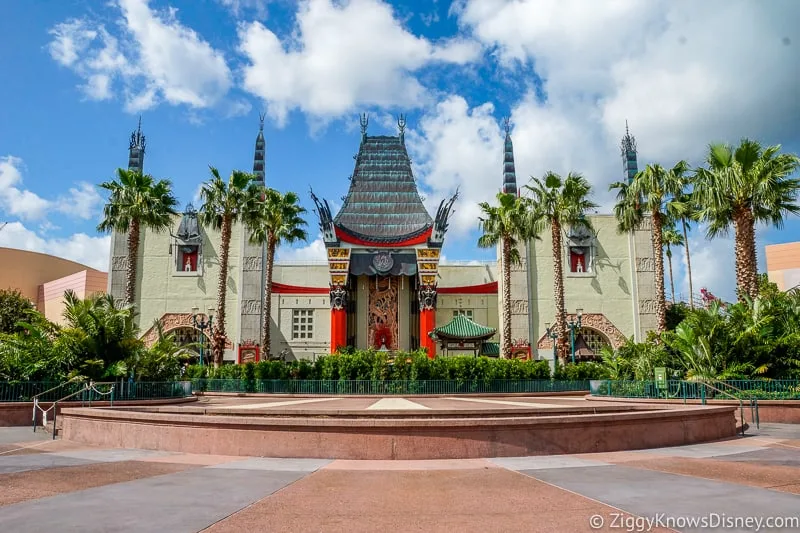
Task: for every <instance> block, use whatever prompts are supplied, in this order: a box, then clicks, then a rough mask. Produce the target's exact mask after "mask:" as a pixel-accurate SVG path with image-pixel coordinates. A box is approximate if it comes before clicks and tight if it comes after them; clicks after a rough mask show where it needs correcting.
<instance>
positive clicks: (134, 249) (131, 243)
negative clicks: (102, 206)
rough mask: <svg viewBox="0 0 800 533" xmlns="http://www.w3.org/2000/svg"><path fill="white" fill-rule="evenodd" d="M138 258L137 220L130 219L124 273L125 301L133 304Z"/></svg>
mask: <svg viewBox="0 0 800 533" xmlns="http://www.w3.org/2000/svg"><path fill="white" fill-rule="evenodd" d="M138 259H139V220H138V219H136V218H134V219H132V220H131V226H130V228H129V229H128V265H127V267H128V270H127V271H126V273H125V303H126V304H129V305H130V304H133V301H134V299H135V298H136V264H137V260H138Z"/></svg>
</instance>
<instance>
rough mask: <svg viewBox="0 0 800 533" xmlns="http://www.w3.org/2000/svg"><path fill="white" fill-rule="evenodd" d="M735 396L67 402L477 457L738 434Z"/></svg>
mask: <svg viewBox="0 0 800 533" xmlns="http://www.w3.org/2000/svg"><path fill="white" fill-rule="evenodd" d="M734 411H735V408H734V407H730V406H724V407H705V406H684V405H679V406H674V405H669V406H667V405H664V406H661V405H658V406H656V405H641V404H638V405H637V404H620V403H602V402H596V401H593V402H587V401H585V400H584V399H583V398H576V397H552V396H548V397H542V396H513V397H503V396H481V397H476V396H453V397H440V398H430V397H426V398H415V397H407V398H397V397H385V398H375V397H370V398H352V397H319V396H315V397H305V398H303V397H289V398H287V397H282V398H276V397H274V396H273V397H263V396H262V397H216V398H214V397H212V398H204V399H203V400H202V401H201V402H194V403H192V404H185V405H175V406H158V407H155V406H154V407H113V408H91V409H90V408H75V409H64V410H63V412H62V420H63V424H64V425H63V436H64V438H65V439H68V440H74V441H78V442H83V443H86V444H96V445H101V446H113V447H121V448H145V449H153V450H164V451H175V452H185V453H201V454H215V455H242V456H262V457H292V458H326V459H467V458H479V457H518V456H528V455H552V454H573V453H592V452H608V451H618V450H633V449H642V448H655V447H663V446H675V445H683V444H694V443H699V442H707V441H712V440H719V439H723V438H728V437H733V436H734V435H735V432H736V419H735V415H734Z"/></svg>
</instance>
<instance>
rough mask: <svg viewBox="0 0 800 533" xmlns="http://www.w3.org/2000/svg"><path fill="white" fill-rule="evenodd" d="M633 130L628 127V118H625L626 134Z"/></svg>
mask: <svg viewBox="0 0 800 533" xmlns="http://www.w3.org/2000/svg"><path fill="white" fill-rule="evenodd" d="M630 134H631V132H630V130H629V129H628V119H625V135H628V136H630Z"/></svg>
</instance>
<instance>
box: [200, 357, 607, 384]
mask: <svg viewBox="0 0 800 533" xmlns="http://www.w3.org/2000/svg"><path fill="white" fill-rule="evenodd" d="M551 377H552V378H554V379H557V380H569V381H581V380H588V379H603V378H605V377H606V374H605V372H604V370H603V367H602V366H601V365H599V364H597V363H577V364H572V363H568V364H566V365H559V367H558V370H557V371H556V373H555V375H554V376H551V374H550V366H549V363H548V362H547V361H521V360H518V359H494V358H489V357H467V356H463V357H461V356H458V357H437V358H435V359H429V358H428V357H427V355H425V354H424V353H422V352H398V353H396V354H395V356H394V357H392V358H389V357H388V354H386V353H383V352H378V351H374V350H365V351H354V352H351V353H341V354H335V355H326V356H323V357H320V358H318V359H317V360H316V361H308V360H300V361H288V362H283V361H260V362H258V363H247V364H244V365H223V366H221V367H219V368H217V369H215V368H213V367H209V366H204V367H200V366H198V365H193V366H190V367H188V368H187V371H186V374H185V375H184V379H198V378H207V379H239V380H245V381H261V380H333V381H345V380H370V381H409V380H411V381H426V380H460V381H473V380H538V379H551Z"/></svg>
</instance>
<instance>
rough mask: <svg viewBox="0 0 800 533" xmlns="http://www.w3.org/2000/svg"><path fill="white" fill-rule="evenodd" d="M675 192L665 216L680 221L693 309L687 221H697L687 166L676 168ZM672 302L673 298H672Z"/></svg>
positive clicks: (690, 303)
mask: <svg viewBox="0 0 800 533" xmlns="http://www.w3.org/2000/svg"><path fill="white" fill-rule="evenodd" d="M675 170H676V173H675V176H674V177H675V179H676V180H677V183H676V190H677V191H678V192H676V194H675V196H674V198H673V199H672V200H671V201H670V202H669V203H668V204H667V214H669V215H670V217H671V218H672V220H674V221H680V223H681V230H682V232H683V249H684V252H685V253H686V277H687V278H688V280H689V309H694V282H693V281H692V256H691V254H690V253H689V221H692V220H697V206H696V205H695V203H694V197H693V196H692V191H691V190H690V189H691V188H692V187H693V186H694V180H693V179H692V178H693V177H692V176H690V175H689V172H688V171H689V167H688V165H686V166H682V167H681V168H676V169H675ZM673 301H674V298H673Z"/></svg>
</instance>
